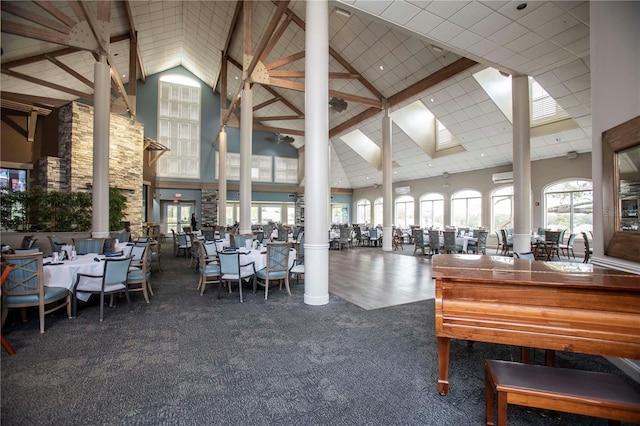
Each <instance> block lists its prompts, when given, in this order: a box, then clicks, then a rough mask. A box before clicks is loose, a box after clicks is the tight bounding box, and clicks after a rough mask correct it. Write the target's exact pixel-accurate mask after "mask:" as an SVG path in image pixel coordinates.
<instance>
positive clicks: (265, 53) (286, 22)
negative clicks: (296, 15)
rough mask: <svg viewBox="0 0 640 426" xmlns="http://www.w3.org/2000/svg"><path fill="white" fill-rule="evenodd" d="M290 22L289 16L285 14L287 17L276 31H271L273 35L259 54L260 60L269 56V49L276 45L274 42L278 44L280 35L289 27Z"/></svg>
mask: <svg viewBox="0 0 640 426" xmlns="http://www.w3.org/2000/svg"><path fill="white" fill-rule="evenodd" d="M290 23H291V16H287V18H286V19H285V20H284V21H283V22H282V23H281V24H280V26H279V27H278V29H277V30H276V32H275V33H273V35H272V36H271V38H270V40H269V43H268V44H267V47H266V48H265V49H264V51H263V52H262V54H261V55H260V60H261V61H263V62H264V60H265V59H267V56H269V53H271V51H272V50H273V48H274V47H275V46H276V44H278V41H280V38H281V37H282V35H283V34H284V32H285V31H286V30H287V28H289V24H290Z"/></svg>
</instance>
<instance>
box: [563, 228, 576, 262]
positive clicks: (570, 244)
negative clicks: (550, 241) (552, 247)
mask: <svg viewBox="0 0 640 426" xmlns="http://www.w3.org/2000/svg"><path fill="white" fill-rule="evenodd" d="M577 236H578V235H577V234H569V239H568V240H567V244H560V246H559V249H560V250H561V251H562V254H564V255H566V256H567V258H569V257H570V256H569V253H571V256H573V258H574V259H575V258H576V254H575V253H574V252H573V242H574V241H575V239H576V237H577Z"/></svg>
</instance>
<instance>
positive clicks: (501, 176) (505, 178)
mask: <svg viewBox="0 0 640 426" xmlns="http://www.w3.org/2000/svg"><path fill="white" fill-rule="evenodd" d="M491 179H492V180H493V183H496V184H497V183H511V182H513V172H503V173H494V174H493V175H492V176H491Z"/></svg>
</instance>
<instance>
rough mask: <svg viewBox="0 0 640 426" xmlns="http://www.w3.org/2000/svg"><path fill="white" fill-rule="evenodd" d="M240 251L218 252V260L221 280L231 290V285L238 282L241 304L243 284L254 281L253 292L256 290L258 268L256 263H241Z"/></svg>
mask: <svg viewBox="0 0 640 426" xmlns="http://www.w3.org/2000/svg"><path fill="white" fill-rule="evenodd" d="M240 256H241V254H240V251H239V250H237V249H230V250H224V251H221V252H218V259H219V260H220V274H221V277H220V279H221V280H222V281H223V282H227V283H228V284H229V290H231V283H232V282H234V281H237V282H238V291H239V292H240V303H242V302H243V299H242V282H243V281H245V280H246V281H247V282H249V280H253V291H254V292H255V290H256V268H255V263H254V262H247V263H241V262H240Z"/></svg>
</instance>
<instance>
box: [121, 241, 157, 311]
mask: <svg viewBox="0 0 640 426" xmlns="http://www.w3.org/2000/svg"><path fill="white" fill-rule="evenodd" d="M139 248H140V247H137V246H134V247H132V250H131V251H132V253H133V250H137V249H139ZM142 249H143V250H142V255H141V256H140V258H139V259H138V260H136V261H135V264H134V261H133V259H132V261H131V266H130V267H129V273H128V274H127V287H128V288H129V292H137V291H139V292H141V293H142V296H143V297H144V300H145V302H147V303H149V294H151V295H153V290H151V248H150V247H149V246H144V247H142ZM136 254H137V253H136Z"/></svg>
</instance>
